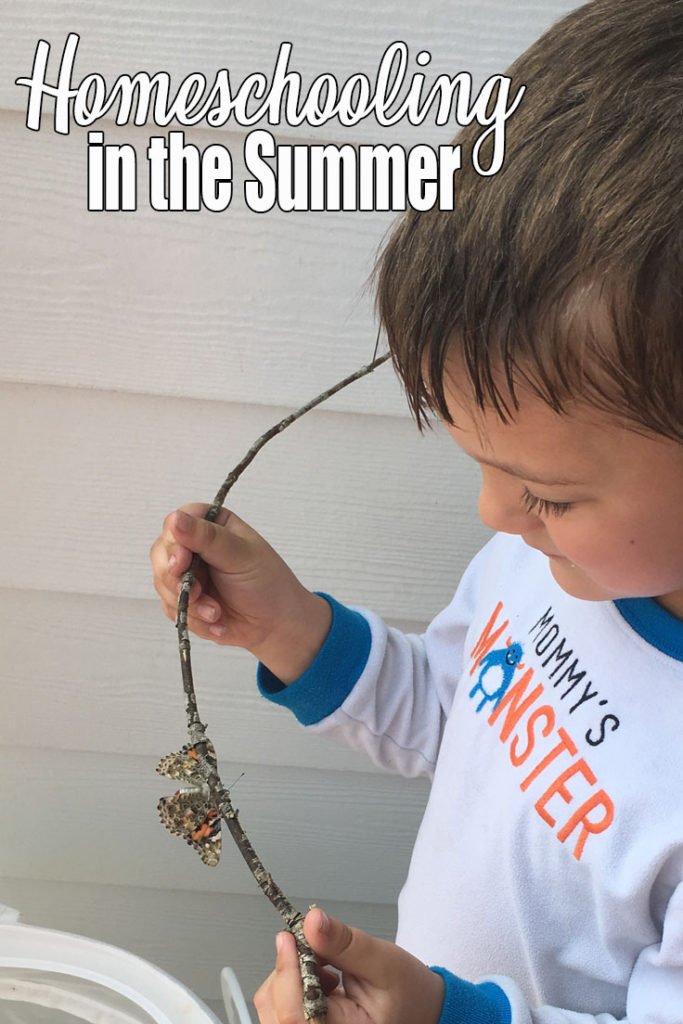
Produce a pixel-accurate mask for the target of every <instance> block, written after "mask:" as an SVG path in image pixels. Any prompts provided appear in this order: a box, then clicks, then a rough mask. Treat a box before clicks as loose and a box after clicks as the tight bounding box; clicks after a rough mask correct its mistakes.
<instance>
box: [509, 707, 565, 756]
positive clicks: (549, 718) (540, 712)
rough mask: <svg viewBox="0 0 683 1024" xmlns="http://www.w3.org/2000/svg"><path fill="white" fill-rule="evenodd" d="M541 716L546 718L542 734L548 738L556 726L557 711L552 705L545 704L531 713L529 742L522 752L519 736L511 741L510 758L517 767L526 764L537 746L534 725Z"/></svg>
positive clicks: (528, 732) (528, 722)
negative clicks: (519, 749)
mask: <svg viewBox="0 0 683 1024" xmlns="http://www.w3.org/2000/svg"><path fill="white" fill-rule="evenodd" d="M539 718H545V725H544V726H543V728H542V729H541V735H542V736H545V737H546V739H547V738H548V736H550V733H551V732H552V731H553V728H554V726H555V711H554V710H553V708H551V707H550V705H549V704H544V705H543V707H541V708H536V710H535V711H532V712H531V714H530V715H529V717H528V719H527V723H526V734H527V739H528V741H529V742H528V743H527V745H526V747H525V749H524V750H523V751H522V752H521V753H520V752H518V749H517V744H518V741H519V736H515V737H514V739H513V740H512V742H511V743H510V760H511V761H512V763H513V764H514V766H515V768H519V766H520V765H521V764H524V762H525V761H526V759H527V758H528V757H529V755H530V754H531V752H532V751H533V749H534V747H535V746H536V735H535V733H534V728H533V727H534V725H535V724H536V721H537V720H538V719H539Z"/></svg>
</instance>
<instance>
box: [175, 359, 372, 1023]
mask: <svg viewBox="0 0 683 1024" xmlns="http://www.w3.org/2000/svg"><path fill="white" fill-rule="evenodd" d="M388 359H389V353H387V354H385V355H383V356H379V357H376V358H374V359H373V360H372V362H370V363H368V365H367V366H363V367H361V369H360V370H356V372H355V373H352V374H350V375H349V376H348V377H345V378H344V380H342V381H339V383H338V384H335V385H334V386H333V387H331V388H328V390H327V391H323V392H322V394H319V395H317V396H316V397H315V398H314V399H312V400H311V401H310V402H307V403H306V404H305V405H302V406H301V408H300V409H297V410H296V412H293V413H290V415H289V416H285V418H284V419H282V420H280V422H279V423H276V424H275V426H273V427H271V428H270V430H267V431H266V432H265V434H262V435H261V437H259V438H258V440H257V441H255V442H254V444H253V445H252V446H251V448H250V449H249V451H248V452H247V453H246V455H245V456H244V458H243V459H242V460H241V461H240V462H238V464H237V465H236V466H235V468H234V469H233V470H231V472H230V473H229V474H228V476H227V477H226V479H225V480H224V482H223V484H222V486H221V488H220V490H219V491H218V493H217V494H216V497H215V498H214V500H213V503H212V504H211V507H210V508H209V510H208V511H207V513H206V515H205V517H204V518H205V519H207V520H208V521H209V522H214V520H215V519H216V516H217V515H218V512H219V511H220V509H221V507H222V505H223V502H224V501H225V498H226V496H227V494H228V491H229V490H230V489H231V487H232V486H233V485H234V484H235V483H236V481H237V480H238V479H239V478H240V476H241V475H242V473H243V472H244V470H245V469H246V468H247V466H248V465H249V464H250V463H251V462H252V461H253V460H254V458H255V457H256V455H257V454H258V452H260V450H261V449H262V448H263V446H264V445H265V444H267V443H268V441H270V440H271V439H272V438H273V437H276V436H277V435H278V434H281V433H282V431H283V430H286V429H287V427H289V426H290V425H291V424H292V423H294V422H296V420H298V419H300V418H301V417H302V416H303V415H304V414H305V413H307V412H310V410H311V409H314V408H315V407H316V406H318V405H320V404H321V403H322V402H325V401H327V399H328V398H331V397H332V395H335V394H336V393H337V392H338V391H341V390H342V388H345V387H347V385H349V384H351V383H353V381H356V380H360V378H361V377H364V376H366V374H368V373H372V371H373V370H375V369H376V368H377V367H378V366H381V364H382V363H385V362H386V361H387V360H388ZM198 565H199V557H198V556H197V555H195V556H194V557H193V559H192V563H191V565H190V568H189V569H188V571H187V572H186V573H185V574H184V575H183V579H182V586H181V589H180V595H179V597H178V614H177V618H176V627H177V629H178V647H179V651H180V667H181V672H182V679H183V692H184V694H185V711H186V714H187V728H188V732H189V734H190V743H191V744H192V745H193V746H194V747H195V749H196V751H197V753H198V754H199V770H200V771H201V773H202V775H203V777H204V779H205V781H206V784H207V786H208V790H209V794H210V800H211V806H212V807H215V808H216V809H217V811H218V813H219V814H220V816H221V819H222V820H223V821H224V822H225V824H226V825H227V827H228V831H229V832H230V835H231V836H232V838H233V839H234V841H235V843H236V844H237V847H238V849H239V851H240V853H241V854H242V856H243V857H244V860H245V861H246V863H247V865H248V867H249V870H250V871H251V873H252V875H253V876H254V878H255V879H256V882H257V883H258V885H259V887H260V889H261V891H262V892H263V893H264V894H265V895H266V896H267V897H268V899H269V900H270V902H271V903H272V904H273V906H274V907H275V909H276V910H277V911H278V913H279V914H280V916H281V917H282V919H283V920H284V922H285V924H286V925H287V928H288V930H289V931H291V932H292V933H293V934H294V937H295V939H296V945H297V952H298V954H299V965H300V968H301V979H302V984H303V989H304V1016H305V1018H306V1020H308V1021H311V1022H312V1024H325V1021H326V1019H327V1014H326V1009H325V1005H326V1004H325V995H324V993H323V990H322V987H321V985H320V977H319V973H318V964H317V960H316V957H315V954H314V953H313V951H312V949H311V947H310V946H309V945H308V943H307V942H306V940H305V938H304V933H303V920H304V919H303V915H302V914H301V913H300V912H299V911H298V910H296V908H295V907H294V906H293V905H292V904H291V903H290V902H289V900H288V899H287V897H286V896H285V894H284V893H283V892H282V890H281V889H280V887H279V886H278V885H276V883H275V882H274V880H273V877H272V875H270V874H269V873H268V872H267V871H266V869H265V868H264V866H263V864H262V862H261V860H260V858H259V857H258V855H257V854H256V851H255V850H254V847H253V846H252V844H251V841H250V839H249V837H248V836H247V834H246V832H245V831H244V829H243V828H242V826H241V824H240V822H239V819H238V816H237V811H236V810H235V808H234V807H233V805H232V801H231V799H230V793H229V791H228V790H227V789H226V788H225V786H224V785H223V783H222V781H221V778H220V776H219V774H218V769H217V768H216V767H213V764H212V762H211V761H210V760H209V759H208V758H207V743H208V739H207V736H206V726H205V725H204V724H203V723H202V721H201V720H200V717H199V710H198V708H197V698H196V694H195V688H194V680H193V677H192V662H191V659H190V634H189V630H188V627H187V609H188V604H189V599H190V590H191V589H192V584H193V582H194V578H195V573H196V571H197V568H198Z"/></svg>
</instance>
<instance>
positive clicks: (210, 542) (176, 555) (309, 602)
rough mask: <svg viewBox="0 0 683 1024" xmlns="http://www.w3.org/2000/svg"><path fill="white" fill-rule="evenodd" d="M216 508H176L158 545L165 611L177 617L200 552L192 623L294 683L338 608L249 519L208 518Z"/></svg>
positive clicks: (157, 582)
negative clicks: (187, 576) (185, 580)
mask: <svg viewBox="0 0 683 1024" xmlns="http://www.w3.org/2000/svg"><path fill="white" fill-rule="evenodd" d="M208 509H209V505H199V504H196V505H185V506H183V508H182V509H180V510H178V511H177V512H171V513H170V515H168V516H166V519H165V520H164V525H163V532H162V534H161V536H160V537H158V538H157V540H156V541H155V542H154V544H153V545H152V548H151V551H150V558H151V561H152V569H153V572H154V586H155V588H156V590H157V593H158V594H159V597H160V598H161V604H162V607H163V610H164V613H165V614H166V615H167V616H168V618H169V619H172V620H173V622H175V620H176V614H177V609H178V593H179V590H180V582H181V578H182V576H183V574H184V573H185V572H186V571H187V570H188V569H189V567H190V563H191V561H192V556H193V553H196V554H198V555H199V556H200V558H201V563H200V565H199V568H198V571H197V574H196V578H195V582H194V584H193V586H192V590H191V592H190V601H189V605H188V617H187V623H188V628H189V629H190V630H191V631H192V632H193V633H196V634H197V636H201V637H204V638H205V639H208V640H214V641H215V642H216V643H220V644H228V645H231V646H233V647H244V648H246V649H247V650H248V651H251V653H252V654H254V655H255V656H256V657H257V658H259V660H260V661H262V662H263V663H264V665H266V666H267V667H268V668H269V669H270V670H271V672H273V673H274V674H275V675H276V676H277V677H278V678H279V679H281V680H282V682H283V683H290V682H292V681H293V680H294V679H297V678H298V676H300V675H301V674H302V673H303V672H304V671H305V670H306V669H307V668H308V666H309V665H310V664H311V662H312V661H313V659H314V658H315V656H316V654H317V653H318V651H319V650H320V648H321V646H322V644H323V642H324V640H325V637H326V636H327V632H328V630H329V627H330V623H331V620H332V612H331V609H330V606H329V604H328V603H327V601H325V600H324V598H322V597H318V596H316V595H315V594H312V593H311V592H310V591H309V590H307V589H306V588H305V587H304V586H303V584H301V583H300V582H299V580H298V579H297V578H296V576H295V575H294V573H293V572H292V571H291V569H290V568H289V566H288V565H287V564H286V563H285V562H283V560H282V559H281V558H280V556H279V555H278V554H277V552H275V551H274V550H273V548H271V546H270V545H269V544H268V543H267V542H266V541H265V540H264V539H263V537H261V536H260V535H259V534H258V533H256V531H255V530H252V528H251V527H250V526H248V525H247V523H245V522H243V521H242V520H241V519H239V518H238V517H237V516H236V515H235V514H234V513H233V512H230V511H229V510H228V509H224V508H223V509H221V510H220V512H219V513H218V517H217V519H216V521H215V522H214V523H209V522H207V521H206V520H205V519H204V518H203V516H204V515H205V514H206V512H207V511H208ZM183 513H184V514H185V515H184V516H183Z"/></svg>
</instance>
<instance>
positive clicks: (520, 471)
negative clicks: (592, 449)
mask: <svg viewBox="0 0 683 1024" xmlns="http://www.w3.org/2000/svg"><path fill="white" fill-rule="evenodd" d="M475 461H476V462H479V463H482V464H483V465H484V466H492V467H493V469H500V470H502V471H503V473H510V474H511V475H512V476H518V477H521V478H522V480H529V481H531V483H534V484H545V486H546V487H576V486H577V485H579V484H580V483H581V481H580V480H567V479H566V478H560V477H557V478H548V477H543V476H537V475H536V474H535V473H529V472H527V470H526V469H524V468H523V467H522V466H511V465H509V464H504V463H502V462H493V461H492V460H491V459H482V458H477V459H476V460H475Z"/></svg>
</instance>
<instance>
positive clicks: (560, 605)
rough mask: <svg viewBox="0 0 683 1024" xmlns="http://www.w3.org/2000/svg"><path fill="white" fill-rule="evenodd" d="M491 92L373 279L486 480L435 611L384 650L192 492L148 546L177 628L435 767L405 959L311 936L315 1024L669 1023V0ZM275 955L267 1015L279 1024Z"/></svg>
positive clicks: (676, 896)
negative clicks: (192, 575)
mask: <svg viewBox="0 0 683 1024" xmlns="http://www.w3.org/2000/svg"><path fill="white" fill-rule="evenodd" d="M509 74H510V75H511V76H512V79H513V83H514V84H517V85H518V84H522V83H523V84H525V85H526V87H527V90H526V95H525V97H524V99H523V101H522V103H521V106H520V107H519V109H518V111H517V112H516V113H515V114H514V116H513V117H512V118H511V120H510V122H509V124H508V134H507V152H506V160H505V165H504V167H503V169H502V170H501V172H500V173H499V174H497V175H495V176H492V177H490V178H484V177H478V176H477V175H476V174H475V173H474V172H473V171H472V170H471V168H470V167H469V160H468V159H467V154H468V153H469V152H470V150H471V147H472V145H473V143H474V141H475V139H476V134H475V131H474V130H473V129H470V128H467V129H465V130H464V131H463V132H462V133H461V134H460V136H459V139H458V141H459V142H460V143H461V145H462V146H463V170H462V172H461V173H460V174H459V175H458V177H457V179H456V186H457V201H456V209H455V210H454V211H453V212H440V211H438V210H433V211H430V212H428V213H421V214H418V213H415V212H410V213H408V214H407V215H406V216H404V217H403V218H402V220H401V221H400V222H399V224H398V226H397V227H396V229H395V231H394V233H393V235H392V237H391V238H390V240H389V242H388V245H387V246H386V248H385V250H384V252H383V254H382V256H381V258H380V262H379V266H378V274H377V282H378V308H379V312H380V316H381V320H382V323H383V326H384V327H385V329H386V332H387V336H388V340H389V344H390V347H391V351H392V355H393V359H394V364H395V366H396V368H397V370H398V372H399V374H400V376H401V378H402V380H403V383H404V385H405V388H406V392H407V395H408V398H409V401H410V403H411V407H412V409H413V411H414V413H415V415H416V418H417V421H418V425H419V426H420V427H422V425H423V424H424V422H425V417H426V414H427V412H429V411H431V412H434V413H436V414H437V415H438V416H439V417H440V418H441V419H442V420H443V421H444V423H445V424H446V426H447V429H448V430H449V432H450V433H451V434H452V436H453V438H454V440H455V441H456V443H457V444H458V445H460V446H461V447H462V448H463V449H464V450H465V451H466V452H467V453H468V454H469V455H471V456H472V457H473V458H474V459H476V461H477V462H478V463H479V464H480V466H481V472H482V481H483V482H482V490H481V499H480V514H481V517H482V519H483V520H484V522H485V523H487V524H488V525H489V526H490V527H492V528H493V529H494V530H496V531H498V532H497V535H496V536H495V537H494V539H493V540H492V541H491V542H490V543H489V544H488V545H487V546H486V547H485V548H484V549H483V551H481V552H480V553H479V555H477V557H476V558H475V559H474V561H473V562H472V564H471V566H470V567H469V569H468V570H467V572H466V573H465V575H464V577H463V579H462V581H461V583H460V585H459V587H458V590H457V593H456V595H455V597H454V599H453V601H452V602H451V604H450V605H449V606H448V607H447V608H446V609H445V610H444V611H443V612H441V614H439V615H438V616H437V618H436V619H435V620H434V622H433V623H432V624H431V625H430V626H429V628H428V630H427V632H426V633H425V634H424V636H422V637H418V636H406V635H404V634H402V633H400V632H399V631H397V630H395V629H390V628H388V627H387V626H386V625H385V624H384V623H383V622H382V621H381V620H380V619H378V618H377V616H375V615H374V614H373V613H371V612H368V611H359V610H351V609H349V608H344V607H342V606H341V605H339V604H337V603H336V602H335V601H334V600H333V599H331V598H328V597H323V596H320V595H314V594H311V593H309V592H308V591H306V590H305V588H303V587H302V585H301V584H300V583H299V582H298V580H297V579H296V578H295V577H294V576H293V574H292V573H291V571H290V570H289V569H288V568H287V566H286V565H285V564H284V562H282V560H281V559H280V558H279V556H278V555H276V553H275V552H274V551H273V550H272V549H271V548H270V547H269V546H268V545H267V544H266V542H265V541H264V540H263V539H262V538H260V537H259V536H258V535H257V534H256V533H254V531H253V530H251V529H250V528H249V527H248V526H247V525H246V524H244V523H242V522H241V521H240V520H238V519H237V518H236V517H235V516H233V515H231V514H230V513H229V512H227V511H223V512H222V513H221V515H220V516H219V519H218V522H217V524H215V525H211V524H208V523H206V522H203V521H202V520H201V519H200V518H197V517H200V516H201V515H203V513H204V512H205V510H206V507H207V506H203V505H192V506H187V507H186V509H185V511H186V512H190V513H192V515H191V516H190V517H189V518H188V517H186V518H185V521H184V520H183V516H182V515H181V514H180V513H173V514H172V515H170V516H169V517H168V518H167V520H166V522H165V524H164V532H163V534H162V536H161V537H160V538H159V540H158V541H157V542H156V543H155V545H154V547H153V549H152V562H153V566H154V572H155V585H156V587H157V590H158V592H159V594H160V596H161V599H162V603H163V605H164V609H165V611H166V614H167V615H168V616H169V617H170V618H172V619H173V618H175V611H176V601H177V586H178V579H179V577H180V575H181V574H182V573H183V571H184V570H185V569H186V568H187V566H188V564H189V561H190V557H191V552H198V553H199V554H200V555H201V557H202V559H203V563H204V564H203V566H202V570H201V572H200V574H199V578H198V582H197V583H196V585H195V589H194V591H193V594H192V601H191V615H190V625H191V628H192V629H193V630H194V632H195V633H197V634H198V635H199V636H203V637H209V638H213V639H215V640H217V642H219V643H225V644H236V645H239V646H243V647H246V648H247V649H249V650H250V651H252V652H253V653H254V654H255V655H256V656H257V657H258V658H259V660H260V662H261V665H260V667H259V685H260V687H261V690H262V692H263V693H264V694H265V695H266V696H267V697H269V698H270V699H271V700H273V701H275V702H277V703H280V704H284V705H286V706H288V707H290V708H291V709H292V710H293V711H294V713H295V714H296V715H297V717H298V718H299V720H300V721H301V722H302V723H303V724H305V725H307V726H309V727H310V728H311V729H314V730H316V731H318V732H323V733H329V734H330V735H335V736H340V737H341V738H343V739H344V740H345V741H346V742H348V743H350V744H352V745H354V746H356V747H360V748H362V749H364V750H366V751H367V752H368V753H369V755H370V756H371V757H372V758H373V759H374V760H375V761H376V762H377V763H379V764H381V765H383V766H385V767H387V768H390V769H392V770H394V771H398V772H401V773H403V774H406V775H409V776H413V775H418V774H426V775H428V776H430V777H431V778H432V779H433V784H432V790H431V795H430V799H429V804H428V807H427V810H426V813H425V816H424V820H423V822H422V825H421V828H420V832H419V835H418V838H417V842H416V845H415V850H414V853H413V857H412V862H411V866H410V872H409V875H408V879H407V881H406V884H405V887H404V889H403V892H402V894H401V898H400V904H399V931H398V936H397V945H396V946H393V945H392V944H390V943H382V942H379V941H378V940H373V939H370V937H369V936H365V935H363V934H362V933H359V932H356V931H354V930H352V929H348V928H346V926H343V925H341V924H340V923H339V922H334V921H332V922H329V921H325V919H324V918H323V916H322V915H321V913H320V912H319V911H314V912H312V913H311V914H310V915H309V917H308V919H307V922H306V930H307V934H308V936H309V938H310V940H311V943H312V945H313V946H314V948H315V949H316V951H317V952H318V953H319V954H320V956H321V958H322V959H323V960H327V961H329V962H332V963H334V964H336V965H337V966H338V967H340V968H341V969H343V971H344V992H341V993H339V994H335V995H333V996H332V997H331V999H330V1013H329V1020H330V1022H331V1024H341V1022H342V1021H343V1022H347V1024H360V1022H368V1021H372V1022H374V1024H390V1022H391V1024H396V1022H398V1024H414V1022H419V1024H436V1022H437V1021H441V1022H442V1024H446V1022H456V1021H457V1022H463V1024H464V1022H468V1024H474V1022H477V1024H503V1022H505V1021H508V1022H511V1024H560V1022H562V1024H589V1022H593V1024H613V1022H616V1021H628V1024H655V1022H657V1024H681V1022H682V1021H683V797H682V796H681V780H683V743H681V739H680V722H681V721H683V341H682V340H681V329H682V325H683V284H682V282H683V208H682V207H683V171H682V168H683V143H682V142H681V139H682V138H683V133H682V131H681V128H682V127H683V126H682V124H681V111H682V110H683V0H594V2H592V3H589V4H587V5H586V6H584V7H582V8H580V9H579V10H577V11H574V12H573V13H572V14H570V15H569V16H568V17H567V18H565V19H564V20H563V21H562V22H560V23H559V24H558V25H556V26H555V27H553V28H552V29H551V30H550V31H549V32H548V33H546V35H544V36H543V37H542V38H541V39H540V40H539V41H538V42H537V43H536V44H535V45H534V46H532V47H531V49H530V50H528V51H527V53H525V54H524V55H523V56H522V57H521V58H520V59H519V60H518V61H517V62H516V63H515V64H514V65H513V67H512V68H511V69H510V72H509ZM480 161H482V162H483V157H482V155H481V154H480ZM279 947H280V950H279V953H278V960H277V966H276V971H275V972H274V974H273V975H271V977H270V978H269V979H268V981H267V982H266V983H265V984H264V985H263V986H262V988H261V990H260V991H259V993H258V994H257V1000H256V1002H257V1006H258V1009H259V1015H260V1019H261V1021H262V1022H263V1024H275V1022H279V1024H285V1022H287V1024H291V1022H297V1021H303V1016H302V1014H301V1010H300V1008H299V1007H300V983H299V982H298V977H297V970H296V958H295V955H294V952H293V947H292V942H291V937H290V936H282V937H280V942H279ZM400 947H403V948H400ZM406 950H408V951H410V954H412V955H409V953H407V952H406ZM426 964H436V965H441V969H440V970H430V969H428V968H427V967H426V966H425V965H426ZM464 979H468V980H464Z"/></svg>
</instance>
